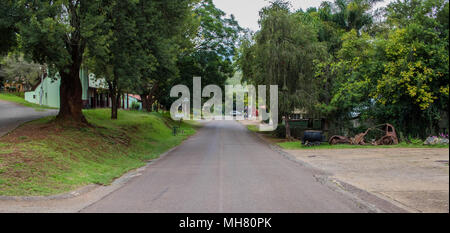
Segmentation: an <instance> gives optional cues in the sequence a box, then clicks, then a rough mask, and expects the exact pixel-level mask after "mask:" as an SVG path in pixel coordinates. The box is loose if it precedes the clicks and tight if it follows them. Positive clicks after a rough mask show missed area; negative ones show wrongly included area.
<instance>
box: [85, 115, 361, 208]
mask: <svg viewBox="0 0 450 233" xmlns="http://www.w3.org/2000/svg"><path fill="white" fill-rule="evenodd" d="M315 174H316V172H315V171H314V170H312V169H310V168H307V167H304V166H301V165H300V164H297V163H295V162H292V161H290V160H288V159H287V158H285V157H284V156H282V155H281V154H279V153H277V152H275V151H273V150H271V149H270V147H269V146H268V145H266V144H265V143H264V142H263V141H262V140H260V139H259V138H257V137H256V136H255V135H253V134H252V133H250V132H248V130H247V129H246V128H244V127H243V126H242V125H240V124H239V123H237V122H234V121H227V122H225V121H218V122H211V123H208V124H206V126H205V127H204V128H203V129H201V130H200V132H199V133H198V134H197V135H195V136H194V137H192V138H191V139H189V140H187V141H186V142H185V143H184V144H183V145H182V146H180V147H179V148H177V149H176V150H174V151H173V152H171V153H169V154H168V155H167V156H166V157H163V158H162V159H161V160H158V161H157V162H155V163H154V164H152V165H151V166H150V167H149V168H148V169H147V170H146V171H144V172H143V173H142V175H141V176H140V177H138V178H136V179H134V180H132V181H131V182H130V183H129V184H127V185H125V186H124V187H122V188H121V189H119V190H117V191H115V192H113V193H112V194H110V195H109V196H106V197H105V198H103V199H102V200H100V201H98V202H96V203H94V204H93V205H91V206H89V207H87V208H85V209H84V210H82V211H81V212H133V213H136V212H137V213H139V212H145V213H148V212H156V213H159V212H163V213H166V212H175V213H191V212H194V213H196V212H207V213H208V212H213V213H215V212H219V213H220V212H225V213H229V212H233V213H234V212H250V213H257V212H270V213H277V212H295V213H302V212H308V213H311V212H312V213H314V212H321V213H322V212H365V211H367V209H365V208H364V209H363V208H362V207H358V206H360V205H358V204H357V203H355V202H354V201H352V200H351V199H350V198H349V197H347V196H346V195H343V194H341V193H338V192H335V191H333V190H331V189H330V188H329V187H327V186H325V185H323V184H321V183H319V182H318V181H316V179H315V178H314V177H313V176H314V175H315Z"/></svg>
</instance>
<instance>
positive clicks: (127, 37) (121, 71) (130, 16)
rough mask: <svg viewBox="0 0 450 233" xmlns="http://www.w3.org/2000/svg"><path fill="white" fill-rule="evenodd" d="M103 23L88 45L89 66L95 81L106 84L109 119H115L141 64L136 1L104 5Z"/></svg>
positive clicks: (104, 3)
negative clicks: (124, 95) (109, 108)
mask: <svg viewBox="0 0 450 233" xmlns="http://www.w3.org/2000/svg"><path fill="white" fill-rule="evenodd" d="M101 8H102V9H104V17H105V18H104V19H105V21H104V23H103V24H102V25H101V26H99V27H97V28H96V30H93V33H94V34H95V35H96V38H95V42H96V43H90V44H89V45H88V53H87V54H88V61H89V62H88V64H89V66H90V68H91V69H92V70H93V71H94V73H95V75H96V78H97V79H103V80H105V82H106V84H107V86H108V90H109V94H110V97H111V106H112V107H111V119H117V117H118V115H117V111H118V108H119V105H120V97H121V95H122V93H124V92H125V91H127V90H130V89H131V88H132V84H133V83H134V82H136V81H137V78H138V76H139V72H138V68H139V64H141V63H140V62H141V56H142V54H141V52H140V45H139V43H138V39H139V35H138V34H137V27H136V23H135V19H134V18H135V16H136V10H137V4H136V2H135V1H131V0H128V1H123V0H120V1H109V0H108V1H103V2H102V5H101Z"/></svg>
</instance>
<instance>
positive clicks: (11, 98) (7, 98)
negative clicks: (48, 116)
mask: <svg viewBox="0 0 450 233" xmlns="http://www.w3.org/2000/svg"><path fill="white" fill-rule="evenodd" d="M0 100H5V101H9V102H13V103H17V104H20V105H23V106H25V107H30V108H34V109H35V110H36V111H39V110H44V109H56V108H51V107H48V106H41V105H39V104H34V103H30V102H27V101H25V99H24V98H23V97H20V96H17V95H14V94H10V93H0Z"/></svg>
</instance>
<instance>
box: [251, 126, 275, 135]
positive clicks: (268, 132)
mask: <svg viewBox="0 0 450 233" xmlns="http://www.w3.org/2000/svg"><path fill="white" fill-rule="evenodd" d="M247 129H248V130H250V131H252V132H255V133H259V134H271V133H273V132H270V131H267V132H266V131H259V126H258V125H247Z"/></svg>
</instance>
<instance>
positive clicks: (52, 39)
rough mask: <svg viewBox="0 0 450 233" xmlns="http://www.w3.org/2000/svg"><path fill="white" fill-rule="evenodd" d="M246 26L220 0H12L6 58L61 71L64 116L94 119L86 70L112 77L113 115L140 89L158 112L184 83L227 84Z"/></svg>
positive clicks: (0, 20)
mask: <svg viewBox="0 0 450 233" xmlns="http://www.w3.org/2000/svg"><path fill="white" fill-rule="evenodd" d="M241 31H242V28H241V27H240V26H239V25H238V23H237V22H236V20H235V19H234V17H233V16H229V17H228V16H227V15H226V14H225V13H224V12H223V11H221V10H219V9H217V8H216V7H215V6H214V4H213V2H212V0H152V1H146V0H56V1H49V0H4V1H1V2H0V55H2V56H5V55H7V54H8V53H9V54H11V53H19V54H20V57H23V58H24V59H25V60H26V61H29V63H30V64H42V65H45V66H46V67H48V69H49V70H50V73H53V74H56V73H58V74H59V77H60V79H61V86H60V111H59V114H58V115H57V117H56V120H57V121H62V122H67V121H72V122H76V123H87V121H86V119H85V117H84V116H83V113H82V99H81V98H82V86H81V82H80V79H79V72H80V69H81V68H82V67H84V68H87V69H88V70H90V72H92V73H94V74H95V76H96V78H102V79H104V80H105V82H106V83H107V86H108V91H109V94H110V96H111V102H112V109H111V118H112V119H117V117H118V116H117V109H118V106H119V104H120V96H121V94H123V93H135V94H139V95H140V96H141V99H142V102H143V107H144V109H145V110H147V111H152V106H153V105H154V103H155V102H156V101H157V102H158V103H160V104H162V105H168V104H170V102H171V101H172V100H171V99H170V98H169V97H168V94H167V93H169V91H170V89H169V88H170V87H172V86H173V85H176V84H186V85H189V84H191V83H192V77H193V76H201V77H203V81H204V82H205V83H214V84H219V85H220V84H222V85H223V84H224V83H225V81H226V79H227V78H229V77H232V76H233V74H234V70H235V69H234V63H233V60H232V58H233V56H234V55H235V53H236V44H237V42H238V39H239V35H240V32H241Z"/></svg>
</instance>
